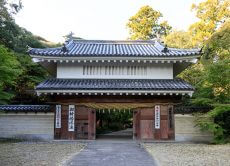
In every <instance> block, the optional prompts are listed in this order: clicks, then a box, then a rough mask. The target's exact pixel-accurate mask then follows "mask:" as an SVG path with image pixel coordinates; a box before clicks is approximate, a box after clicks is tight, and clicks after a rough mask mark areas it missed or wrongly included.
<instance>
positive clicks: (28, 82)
mask: <svg viewBox="0 0 230 166" xmlns="http://www.w3.org/2000/svg"><path fill="white" fill-rule="evenodd" d="M21 7H22V4H21V2H20V1H18V3H14V4H12V3H11V4H10V3H8V2H7V1H5V0H0V18H1V19H0V44H1V45H4V46H5V47H6V48H8V49H9V50H11V51H10V52H11V54H12V55H14V56H13V57H14V61H12V62H14V63H12V64H11V65H9V68H12V69H15V68H20V73H17V77H12V78H14V82H13V83H11V84H7V85H6V84H4V85H1V86H2V87H1V91H2V93H3V92H4V94H6V96H5V98H6V100H4V102H6V101H9V102H12V101H13V100H16V102H17V103H25V102H31V103H33V102H34V101H35V102H37V101H38V98H37V96H36V95H34V94H33V93H28V91H27V90H28V89H34V87H35V85H36V84H38V83H39V82H41V81H42V80H44V79H45V78H46V77H47V75H48V74H47V72H46V71H45V69H43V68H42V67H41V66H39V65H38V64H36V63H34V62H33V61H32V60H31V58H30V57H29V55H28V54H27V49H28V48H27V46H30V47H36V48H44V47H50V46H53V45H52V43H51V44H50V43H49V42H48V41H46V40H45V39H43V38H42V37H39V36H35V35H33V34H32V33H31V32H29V31H27V30H26V29H24V28H22V27H20V26H18V25H17V24H16V23H15V21H14V18H13V16H14V14H16V13H17V12H18V11H19V9H21ZM4 53H6V52H4ZM0 56H1V58H2V57H4V56H7V55H1V54H0ZM3 69H5V70H6V71H5V72H7V71H8V69H7V68H3ZM3 69H2V70H3ZM10 78H11V77H5V79H6V80H5V82H7V81H8V80H7V79H10ZM9 81H10V80H9ZM10 82H12V81H10ZM9 90H10V91H14V95H12V94H11V93H8V91H9ZM13 96H14V98H12V97H13ZM9 99H11V100H9Z"/></svg>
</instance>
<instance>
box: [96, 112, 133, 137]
mask: <svg viewBox="0 0 230 166" xmlns="http://www.w3.org/2000/svg"><path fill="white" fill-rule="evenodd" d="M96 117H97V121H99V122H100V125H99V127H98V128H97V133H106V132H110V131H119V130H123V129H125V128H127V127H132V113H130V112H129V111H128V110H126V111H121V112H120V111H118V110H116V111H109V110H105V112H104V113H99V111H97V116H96Z"/></svg>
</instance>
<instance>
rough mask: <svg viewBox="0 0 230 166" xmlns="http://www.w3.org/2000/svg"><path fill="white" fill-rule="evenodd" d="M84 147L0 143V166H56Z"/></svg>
mask: <svg viewBox="0 0 230 166" xmlns="http://www.w3.org/2000/svg"><path fill="white" fill-rule="evenodd" d="M84 146H85V145H84V144H80V143H76V142H69V143H68V142H18V143H12V142H10V143H9V142H2V143H1V142H0V165H1V166H58V165H62V164H63V163H64V162H65V161H67V160H68V159H69V158H70V157H72V156H73V155H75V154H77V153H79V152H80V151H81V150H82V149H83V148H84Z"/></svg>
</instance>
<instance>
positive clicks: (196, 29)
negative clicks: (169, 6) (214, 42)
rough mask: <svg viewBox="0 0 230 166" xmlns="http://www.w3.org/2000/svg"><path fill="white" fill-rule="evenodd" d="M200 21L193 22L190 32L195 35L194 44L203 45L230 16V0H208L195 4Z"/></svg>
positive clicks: (194, 8) (193, 6)
mask: <svg viewBox="0 0 230 166" xmlns="http://www.w3.org/2000/svg"><path fill="white" fill-rule="evenodd" d="M192 10H193V11H195V12H196V16H197V18H198V19H199V21H198V22H196V23H194V24H192V25H191V26H190V28H189V33H190V34H191V36H192V37H193V45H197V46H202V45H203V44H204V42H205V41H207V40H208V39H209V38H210V37H211V36H212V34H213V33H214V32H216V31H217V30H218V28H219V27H220V26H221V25H222V24H223V23H225V22H226V21H228V20H229V18H230V1H229V0H207V1H205V2H201V3H199V4H198V5H195V4H193V5H192Z"/></svg>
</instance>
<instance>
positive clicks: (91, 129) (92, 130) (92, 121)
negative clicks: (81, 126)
mask: <svg viewBox="0 0 230 166" xmlns="http://www.w3.org/2000/svg"><path fill="white" fill-rule="evenodd" d="M88 139H89V140H94V139H96V111H95V110H93V109H88Z"/></svg>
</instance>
